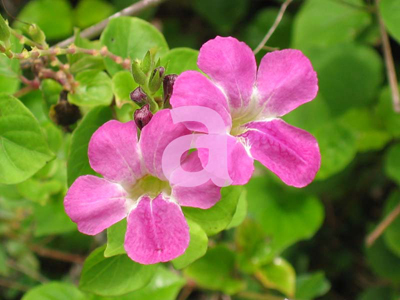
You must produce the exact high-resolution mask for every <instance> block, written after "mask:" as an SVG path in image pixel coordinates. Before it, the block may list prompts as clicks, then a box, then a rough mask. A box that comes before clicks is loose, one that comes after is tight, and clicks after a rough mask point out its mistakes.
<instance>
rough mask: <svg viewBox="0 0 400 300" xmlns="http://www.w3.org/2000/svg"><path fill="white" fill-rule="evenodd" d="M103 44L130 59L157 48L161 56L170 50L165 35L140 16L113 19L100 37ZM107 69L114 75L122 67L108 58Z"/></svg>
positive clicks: (106, 61) (116, 53) (138, 57)
mask: <svg viewBox="0 0 400 300" xmlns="http://www.w3.org/2000/svg"><path fill="white" fill-rule="evenodd" d="M100 41H101V44H102V45H103V46H107V47H108V50H109V51H110V52H112V53H114V54H115V55H119V56H121V57H123V58H130V59H143V57H144V56H145V54H146V52H147V51H148V50H149V49H151V48H156V49H157V53H158V55H159V56H161V55H163V54H165V53H166V52H167V51H168V45H167V42H166V41H165V38H164V37H163V35H162V34H161V33H160V32H159V31H158V30H157V29H156V28H155V27H154V26H153V25H151V24H150V23H148V22H146V21H143V20H141V19H138V18H132V17H119V18H114V19H111V20H110V22H109V23H108V25H107V27H106V28H105V29H104V31H103V33H102V34H101V38H100ZM105 64H106V68H107V71H108V72H109V73H110V74H112V75H114V74H115V73H116V72H118V71H120V70H122V67H121V66H120V65H118V64H116V63H115V62H113V61H112V60H111V59H108V58H106V59H105Z"/></svg>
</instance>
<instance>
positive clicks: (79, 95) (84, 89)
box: [68, 70, 113, 107]
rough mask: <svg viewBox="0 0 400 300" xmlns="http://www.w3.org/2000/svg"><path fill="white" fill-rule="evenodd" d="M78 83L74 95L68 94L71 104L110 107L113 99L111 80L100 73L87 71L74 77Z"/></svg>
mask: <svg viewBox="0 0 400 300" xmlns="http://www.w3.org/2000/svg"><path fill="white" fill-rule="evenodd" d="M75 79H76V81H77V82H78V83H79V86H78V87H77V89H76V91H75V93H73V94H72V93H69V94H68V100H69V102H71V103H72V104H76V105H80V106H90V107H91V106H99V105H110V104H111V101H112V97H113V93H112V87H111V79H110V77H108V75H107V74H106V73H104V72H101V71H96V70H88V71H83V72H81V73H79V74H78V75H77V76H76V78H75Z"/></svg>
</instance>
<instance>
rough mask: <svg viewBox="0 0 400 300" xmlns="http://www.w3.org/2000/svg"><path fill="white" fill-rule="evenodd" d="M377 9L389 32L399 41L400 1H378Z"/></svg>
mask: <svg viewBox="0 0 400 300" xmlns="http://www.w3.org/2000/svg"><path fill="white" fill-rule="evenodd" d="M379 11H380V13H381V15H382V18H383V22H384V23H385V26H386V28H387V30H388V31H389V33H390V34H391V35H392V36H393V37H394V38H395V39H396V40H397V41H398V42H399V43H400V18H399V15H400V2H399V1H398V0H381V1H379Z"/></svg>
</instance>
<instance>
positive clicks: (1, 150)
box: [0, 95, 54, 184]
mask: <svg viewBox="0 0 400 300" xmlns="http://www.w3.org/2000/svg"><path fill="white" fill-rule="evenodd" d="M53 156H54V155H53V154H52V153H51V151H50V149H49V147H48V146H47V143H46V138H45V136H44V135H43V132H42V131H41V129H40V126H39V123H38V121H37V120H36V119H35V118H34V116H33V115H32V113H31V112H30V111H29V110H28V109H27V108H26V107H25V106H24V105H23V104H22V103H21V102H20V101H19V100H18V99H16V98H14V97H12V96H7V95H0V183H5V184H13V183H18V182H22V181H24V180H26V179H28V178H29V177H31V176H32V175H33V174H34V173H36V172H37V171H39V170H40V169H41V168H42V167H43V166H44V165H45V164H46V163H47V162H49V161H50V160H51V159H52V158H53Z"/></svg>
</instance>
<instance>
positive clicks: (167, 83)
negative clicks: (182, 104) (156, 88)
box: [163, 74, 178, 104]
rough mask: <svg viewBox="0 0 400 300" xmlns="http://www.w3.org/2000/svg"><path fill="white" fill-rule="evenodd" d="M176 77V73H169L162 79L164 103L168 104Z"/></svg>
mask: <svg viewBox="0 0 400 300" xmlns="http://www.w3.org/2000/svg"><path fill="white" fill-rule="evenodd" d="M176 78H178V75H176V74H169V75H167V76H165V78H164V80H163V90H164V103H166V104H168V103H169V99H170V98H171V96H172V91H173V88H174V83H175V80H176Z"/></svg>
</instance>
